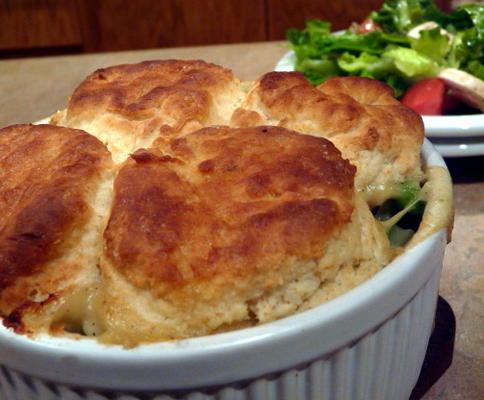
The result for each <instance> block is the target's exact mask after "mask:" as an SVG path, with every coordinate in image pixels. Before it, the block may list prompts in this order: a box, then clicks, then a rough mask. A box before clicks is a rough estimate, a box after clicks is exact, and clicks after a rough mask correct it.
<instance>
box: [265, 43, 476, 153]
mask: <svg viewBox="0 0 484 400" xmlns="http://www.w3.org/2000/svg"><path fill="white" fill-rule="evenodd" d="M295 62H296V55H295V54H294V52H293V51H289V52H287V53H286V54H285V55H284V56H283V57H282V58H281V59H280V60H279V61H278V62H277V64H276V67H275V69H274V70H275V71H294V64H295ZM422 118H423V121H424V125H425V134H426V135H427V136H428V137H440V138H456V137H477V136H481V137H482V138H483V140H484V114H474V115H445V116H429V115H427V116H423V117H422ZM448 147H449V146H446V149H447V148H448ZM452 148H454V146H452ZM472 148H473V149H474V151H479V152H480V153H479V154H482V153H483V152H482V150H477V149H478V148H479V146H477V147H476V146H474V145H473V146H472ZM466 152H467V151H466ZM444 155H445V154H444ZM473 155H475V154H473ZM452 157H455V156H452Z"/></svg>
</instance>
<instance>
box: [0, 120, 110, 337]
mask: <svg viewBox="0 0 484 400" xmlns="http://www.w3.org/2000/svg"><path fill="white" fill-rule="evenodd" d="M110 167H111V157H110V155H109V152H108V151H107V149H106V148H105V146H104V145H103V144H102V143H101V142H99V140H97V139H96V138H95V137H93V136H91V135H88V134H87V133H85V132H82V131H79V130H74V129H67V128H60V127H55V126H50V125H37V126H33V125H15V126H11V127H8V128H4V129H1V130H0V182H1V183H0V315H2V316H3V317H5V321H4V322H5V324H6V325H8V326H13V327H14V328H16V329H17V331H22V330H30V329H32V328H33V327H35V326H37V325H39V326H43V327H45V326H50V325H51V324H52V323H53V322H54V319H55V318H56V310H57V309H58V308H59V307H61V305H62V302H63V297H64V296H65V295H66V294H67V293H72V292H77V291H80V290H82V288H83V287H86V285H87V286H89V285H92V284H93V283H94V282H95V281H96V279H97V278H96V277H97V276H98V269H97V260H98V258H99V252H100V250H101V247H100V243H101V240H100V239H101V236H102V234H101V227H102V225H103V223H104V222H103V221H104V214H106V211H105V208H106V207H107V205H108V202H109V201H110V200H109V199H106V198H104V197H103V196H105V191H104V190H103V182H104V181H105V180H108V177H107V176H108V175H109V169H110Z"/></svg>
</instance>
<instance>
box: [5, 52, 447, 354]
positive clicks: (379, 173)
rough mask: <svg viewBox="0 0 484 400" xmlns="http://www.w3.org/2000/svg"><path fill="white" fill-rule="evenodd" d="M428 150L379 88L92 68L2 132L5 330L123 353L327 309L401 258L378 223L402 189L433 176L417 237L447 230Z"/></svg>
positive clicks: (166, 66)
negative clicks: (41, 111)
mask: <svg viewBox="0 0 484 400" xmlns="http://www.w3.org/2000/svg"><path fill="white" fill-rule="evenodd" d="M422 141H423V125H422V121H421V118H420V117H419V116H418V115H416V114H415V113H414V112H413V111H411V110H410V109H408V108H406V107H405V106H403V105H401V104H400V103H399V102H398V101H396V100H395V99H393V97H392V95H391V91H390V90H389V88H388V87H386V86H385V85H384V84H381V83H379V82H376V81H373V80H370V79H365V78H356V77H351V78H334V79H331V80H329V81H327V82H326V83H325V84H323V85H321V86H319V87H316V88H314V87H312V86H311V85H309V84H308V83H307V81H306V80H305V78H303V76H302V75H300V74H299V73H293V72H291V73H283V72H281V73H276V72H270V73H268V74H266V75H264V76H263V77H261V78H260V79H259V80H257V81H256V82H254V83H253V84H251V83H247V82H241V81H239V80H238V79H237V78H235V77H234V76H233V75H232V73H231V72H230V71H229V70H227V69H225V68H223V67H220V66H217V65H214V64H209V63H205V62H203V61H177V60H164V61H148V62H142V63H138V64H133V65H120V66H114V67H110V68H105V69H101V70H98V71H96V72H94V73H93V74H91V75H90V76H88V77H87V78H86V79H85V80H84V81H83V82H82V83H81V84H80V85H79V86H78V87H77V88H76V90H75V91H74V92H73V94H72V96H71V97H70V99H69V102H68V106H67V108H66V109H65V110H62V111H60V112H58V113H56V114H55V115H54V116H53V117H52V118H51V121H50V124H48V125H16V126H11V127H7V128H4V129H1V130H0V175H1V181H0V182H2V183H1V184H0V210H1V211H2V212H1V214H0V215H1V216H0V232H1V234H0V315H1V316H2V317H3V324H4V325H5V326H7V327H9V328H11V329H13V330H15V331H16V332H18V333H23V334H28V335H35V334H37V333H39V332H48V333H50V334H63V335H70V336H73V337H81V336H86V335H87V336H95V337H96V338H97V339H98V340H99V341H101V342H103V343H108V344H121V345H124V346H128V347H130V346H136V345H139V344H142V343H148V342H155V341H163V340H173V339H183V338H189V337H194V336H200V335H207V334H212V333H216V332H222V331H226V330H231V329H238V328H243V327H248V326H253V325H255V324H259V323H264V322H268V321H273V320H275V319H278V318H282V317H285V316H288V315H291V314H294V313H296V312H300V311H302V310H305V309H308V308H310V307H314V306H316V305H318V304H321V303H322V302H324V301H327V300H330V299H332V298H334V297H336V296H338V295H340V294H342V293H344V292H346V291H348V290H350V289H351V288H353V287H355V286H356V285H358V284H360V283H362V282H364V281H365V280H367V279H368V278H370V277H371V276H373V275H375V274H376V273H377V272H378V271H379V270H381V269H382V268H383V267H384V266H385V265H387V264H388V263H389V262H390V261H391V260H392V258H394V257H395V256H396V255H398V254H399V253H400V252H401V251H403V247H402V246H400V247H395V246H392V244H391V243H390V241H389V239H388V235H387V230H388V229H386V226H385V225H384V224H382V223H381V222H379V221H378V220H377V219H375V216H374V214H373V213H372V208H373V207H374V206H379V205H381V204H383V203H384V201H385V200H387V199H388V198H390V197H392V196H393V195H394V193H395V190H396V188H397V187H398V185H401V184H402V183H403V182H407V181H415V182H418V183H421V184H424V183H425V182H426V183H425V184H424V185H423V188H422V189H421V190H420V191H419V196H420V198H419V199H421V200H425V201H427V203H428V204H427V207H426V208H425V212H424V214H423V222H422V224H421V225H422V226H423V228H422V229H421V230H419V231H418V232H417V234H416V235H415V236H414V238H413V239H412V241H411V242H410V244H409V245H412V244H413V243H415V242H416V241H418V240H421V239H422V238H424V237H426V236H428V235H429V234H431V233H432V232H434V231H436V230H438V229H440V228H442V227H443V226H446V225H448V224H449V220H450V218H451V200H450V180H449V178H448V175H446V172H445V170H444V169H442V168H438V167H432V168H431V169H429V170H428V171H423V170H422V167H421V164H420V158H419V157H420V156H419V152H420V146H421V144H422ZM407 208H409V207H407ZM404 211H405V210H404ZM396 217H397V219H399V218H400V217H399V216H398V215H397V216H396ZM409 245H407V246H409Z"/></svg>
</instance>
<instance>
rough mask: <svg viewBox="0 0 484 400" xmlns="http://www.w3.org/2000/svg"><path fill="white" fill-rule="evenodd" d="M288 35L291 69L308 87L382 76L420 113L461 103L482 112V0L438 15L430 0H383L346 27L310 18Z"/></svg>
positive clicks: (442, 110)
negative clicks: (292, 60) (350, 77)
mask: <svg viewBox="0 0 484 400" xmlns="http://www.w3.org/2000/svg"><path fill="white" fill-rule="evenodd" d="M287 39H288V41H289V42H290V47H291V49H292V50H293V51H294V53H295V55H296V63H295V69H296V70H298V71H301V72H302V73H304V74H305V76H306V77H307V78H308V79H309V80H310V81H311V83H313V84H314V85H318V84H320V83H322V82H323V81H324V80H325V79H327V78H329V77H332V76H346V75H358V76H364V77H369V78H375V79H379V80H382V81H384V82H386V83H387V84H388V85H390V86H391V87H392V88H393V89H394V92H395V96H396V97H397V98H400V99H401V100H402V102H403V103H404V104H407V105H408V106H410V107H412V108H414V109H415V110H416V111H418V112H420V113H421V114H425V115H440V114H443V113H449V112H451V113H452V110H453V109H458V110H460V109H462V108H461V104H462V102H464V103H467V104H469V105H470V106H471V107H472V111H471V112H480V111H484V93H483V91H484V50H483V48H484V5H481V4H468V5H464V6H460V7H458V8H457V9H455V10H454V11H452V12H451V13H444V12H442V11H440V10H439V9H438V8H437V7H436V5H435V4H434V2H433V1H432V0H386V1H385V2H384V3H383V6H382V7H381V9H380V10H378V11H373V12H372V13H371V14H370V15H369V16H368V18H367V19H366V20H365V21H363V22H362V23H361V24H356V23H354V24H352V26H351V27H349V28H348V29H347V30H345V31H342V32H338V33H337V34H332V33H331V24H330V23H329V22H325V21H321V20H318V19H314V20H310V21H307V22H306V27H305V29H303V30H298V29H290V30H288V32H287ZM479 110H480V111H479ZM454 113H455V112H454ZM457 113H459V112H457Z"/></svg>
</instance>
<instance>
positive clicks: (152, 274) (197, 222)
mask: <svg viewBox="0 0 484 400" xmlns="http://www.w3.org/2000/svg"><path fill="white" fill-rule="evenodd" d="M354 173H355V168H354V167H353V166H352V165H351V164H349V162H347V161H346V160H343V159H342V158H341V154H340V152H339V151H338V150H337V149H336V148H335V147H334V146H333V145H332V144H331V143H330V142H329V141H327V140H325V139H322V138H316V137H311V136H307V135H301V134H298V133H296V132H293V131H288V130H286V129H283V128H277V127H256V128H242V129H230V128H227V127H220V128H205V129H202V130H199V131H197V132H194V133H192V134H189V135H187V136H185V137H183V138H180V139H175V140H172V141H171V142H170V143H169V147H168V148H167V149H164V150H163V151H160V150H153V149H151V150H139V151H138V152H136V153H135V154H133V155H132V159H131V160H129V161H128V162H126V163H125V165H124V166H123V167H122V168H121V170H120V172H119V174H118V176H117V178H116V180H115V185H114V198H113V206H112V213H111V217H110V221H109V224H108V227H107V229H106V231H105V243H106V256H107V258H108V259H109V260H110V261H111V263H112V264H113V265H114V267H115V268H116V269H117V270H118V271H120V272H121V273H122V274H123V275H124V276H125V277H126V278H127V279H128V280H129V281H131V282H132V283H133V284H134V285H135V286H136V287H138V288H144V289H149V290H150V291H151V292H152V293H153V294H154V295H156V296H161V295H166V296H168V297H177V296H182V295H181V294H179V295H178V294H177V290H176V289H177V288H184V287H190V286H191V285H192V284H196V283H197V282H202V281H204V282H206V281H209V280H211V285H212V289H213V290H214V291H215V292H216V291H217V289H214V288H215V287H221V289H220V290H228V289H227V285H232V284H234V283H231V282H235V281H236V282H239V283H238V285H242V286H243V285H245V284H246V282H247V281H248V280H257V279H258V278H257V276H259V279H263V280H264V281H265V282H266V283H264V285H270V283H267V282H269V281H270V280H272V281H276V280H277V279H278V278H277V273H276V271H277V269H278V268H280V266H281V265H282V263H283V261H284V260H286V259H287V258H288V257H289V258H291V257H293V258H294V259H313V258H318V257H320V256H321V254H322V252H324V244H325V242H326V241H327V240H328V237H329V236H330V235H331V234H332V233H334V232H335V230H337V229H338V228H339V227H340V226H341V225H342V224H344V223H346V222H348V221H349V220H350V215H351V212H352V210H353V205H352V195H353V178H354ZM271 274H272V275H271ZM269 275H270V276H271V278H270V279H269ZM234 280H235V281H234ZM241 282H242V283H241ZM244 282H245V283H244ZM273 283H274V282H273ZM259 284H260V282H259ZM224 285H225V286H224ZM209 292H210V291H209V290H207V291H205V293H204V294H200V295H201V296H209V297H210V296H212V295H214V296H216V294H214V293H209ZM191 297H193V294H192V296H191ZM178 300H180V298H178Z"/></svg>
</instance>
